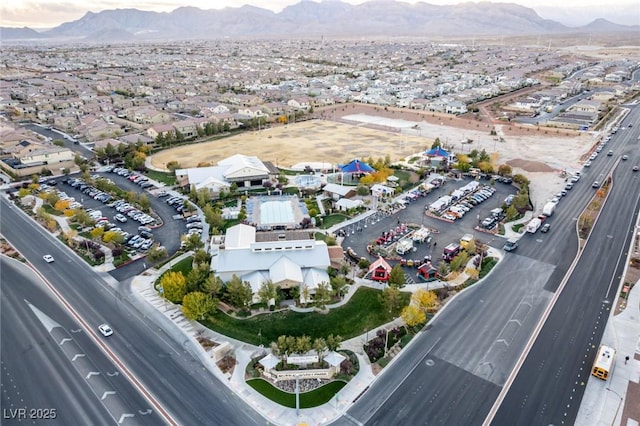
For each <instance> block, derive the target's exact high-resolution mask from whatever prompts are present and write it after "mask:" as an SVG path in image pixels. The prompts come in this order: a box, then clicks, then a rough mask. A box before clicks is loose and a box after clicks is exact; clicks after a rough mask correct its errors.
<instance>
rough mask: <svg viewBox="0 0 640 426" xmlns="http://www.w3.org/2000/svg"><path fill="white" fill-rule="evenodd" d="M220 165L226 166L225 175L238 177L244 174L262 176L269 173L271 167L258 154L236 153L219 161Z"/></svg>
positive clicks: (226, 176)
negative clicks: (250, 155)
mask: <svg viewBox="0 0 640 426" xmlns="http://www.w3.org/2000/svg"><path fill="white" fill-rule="evenodd" d="M218 166H220V167H226V170H225V171H224V177H225V178H227V179H229V178H238V177H243V176H248V177H250V176H261V175H265V174H267V175H268V174H269V169H268V168H267V166H265V165H264V164H263V163H262V161H260V159H259V158H258V157H256V156H253V157H249V156H247V155H242V154H236V155H232V156H231V157H227V158H225V159H224V160H220V161H219V162H218Z"/></svg>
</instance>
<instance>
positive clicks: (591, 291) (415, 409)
mask: <svg viewBox="0 0 640 426" xmlns="http://www.w3.org/2000/svg"><path fill="white" fill-rule="evenodd" d="M636 114H638V111H637V109H636V110H635V111H634V118H633V120H635V121H636V122H637V115H636ZM625 121H628V120H625ZM637 129H638V127H636V126H634V127H633V128H632V129H627V130H624V131H622V133H621V132H620V131H619V132H618V135H616V136H614V138H613V139H612V141H611V142H610V143H609V144H608V149H613V150H614V152H615V155H614V156H612V157H607V156H606V155H605V156H599V157H598V158H597V159H596V160H595V161H594V162H593V165H592V167H591V168H590V169H584V170H583V177H582V179H581V180H580V181H579V182H578V183H577V184H576V185H575V187H574V189H572V190H571V191H569V193H568V195H567V196H565V197H563V199H562V200H561V201H560V204H559V205H558V208H557V209H556V213H554V215H553V216H552V217H551V218H549V219H548V220H549V222H550V223H552V227H551V231H550V232H549V233H547V234H542V233H539V232H538V233H536V234H526V235H524V236H523V238H522V239H521V240H520V246H519V248H518V249H517V250H516V251H515V252H513V253H507V254H506V258H505V261H504V262H501V263H499V264H498V266H497V267H496V268H494V270H493V271H492V272H491V274H490V275H489V276H488V277H487V278H486V279H485V280H484V281H483V283H482V284H480V285H478V286H475V287H472V288H471V289H469V290H467V291H466V292H464V293H462V294H461V295H459V296H458V297H457V298H456V299H454V300H453V301H452V302H451V303H449V304H448V305H447V308H446V309H445V310H443V311H441V312H440V314H439V315H438V316H437V317H436V318H435V319H434V320H432V321H431V322H430V324H429V325H428V326H427V328H426V329H425V330H424V331H423V332H422V333H421V335H419V336H418V337H417V338H416V339H415V341H414V342H412V343H411V345H410V346H409V347H408V348H407V350H406V351H405V352H403V353H402V354H401V355H400V358H398V359H397V360H396V361H394V362H393V363H392V364H391V365H390V366H389V367H387V369H386V371H384V372H383V374H382V376H381V377H380V378H379V379H378V380H376V382H375V383H374V384H373V385H372V387H371V388H370V389H369V390H368V391H367V392H365V393H364V394H363V395H362V396H361V397H360V398H359V399H358V401H357V402H356V403H355V405H354V406H353V407H352V408H351V409H350V410H349V411H348V414H347V416H344V417H343V418H341V419H340V420H338V421H337V422H336V424H354V423H356V424H358V423H363V424H398V422H397V421H394V419H402V422H401V423H403V424H427V423H428V424H447V425H448V424H482V423H483V421H484V420H485V418H486V416H487V414H488V413H489V409H490V408H491V406H492V404H493V403H494V401H495V399H496V397H497V396H498V393H499V392H500V389H501V388H502V386H504V384H505V383H506V381H507V378H508V376H509V374H510V372H511V371H512V370H513V368H514V367H515V366H516V364H517V361H518V359H519V358H520V356H521V353H522V352H523V351H524V349H525V347H526V344H527V341H528V340H529V338H530V336H531V335H532V333H533V330H534V328H535V326H536V324H537V323H538V321H539V320H540V318H541V317H542V315H543V312H544V310H545V309H546V307H547V306H548V303H549V301H550V300H551V298H552V297H553V295H554V292H555V291H556V290H557V289H558V287H559V285H560V283H561V282H562V279H563V277H564V276H565V275H566V273H567V272H568V271H569V270H570V268H571V264H572V262H573V259H574V257H575V255H576V254H577V250H578V242H577V238H576V235H575V225H576V220H577V215H578V212H580V211H581V210H582V209H583V208H584V207H585V206H586V205H587V203H588V201H589V199H590V198H591V197H592V195H593V193H594V191H595V189H593V188H591V183H592V179H594V177H595V176H597V177H598V179H600V181H602V179H601V177H604V176H605V175H606V174H607V173H608V171H609V170H610V169H611V168H612V167H613V166H614V165H615V164H616V162H618V161H619V163H618V168H617V171H616V173H615V174H614V179H615V182H616V183H615V184H614V192H613V193H612V196H611V199H610V200H609V201H608V202H607V205H606V208H605V209H604V210H603V212H602V214H601V219H600V222H599V224H598V226H597V227H596V229H595V230H594V233H593V237H592V238H591V239H590V241H589V245H588V246H587V249H586V250H585V253H584V254H583V257H582V258H581V260H580V264H579V265H578V267H577V268H576V269H575V271H574V273H573V276H572V278H571V280H570V281H569V283H568V284H567V286H566V288H565V292H566V294H567V296H565V294H564V293H563V294H562V302H560V301H559V302H558V306H559V307H558V308H556V309H555V310H554V314H553V315H552V316H551V317H550V318H549V320H548V323H549V326H548V327H549V328H547V327H545V328H546V329H548V330H551V331H546V332H544V333H543V334H541V336H540V337H539V338H538V342H539V343H536V346H535V350H533V351H532V352H531V355H530V356H531V359H532V360H533V361H530V360H529V358H527V361H526V362H525V365H524V367H523V368H522V373H521V374H522V379H520V376H518V380H516V382H515V383H514V387H513V390H512V391H511V392H509V394H507V399H506V400H505V402H504V403H503V405H502V407H504V408H501V409H500V411H499V412H498V417H496V420H495V421H494V424H496V425H503V424H523V425H524V424H528V425H530V424H561V421H562V420H565V423H566V424H571V423H572V422H571V419H575V414H576V413H577V409H578V407H579V402H580V399H581V397H582V391H583V389H584V388H583V387H581V388H579V389H576V390H575V392H574V391H573V390H572V389H573V381H575V377H577V376H576V374H574V373H575V371H574V370H573V369H578V368H580V367H583V368H584V366H583V365H581V362H580V363H578V362H576V360H577V359H580V360H581V361H582V360H584V359H585V348H586V347H587V346H588V345H589V344H591V345H595V348H597V342H599V335H598V333H601V332H602V330H603V329H604V325H605V324H606V314H607V312H606V310H604V311H603V306H604V307H608V306H611V305H610V304H611V298H612V297H614V295H615V289H616V288H617V282H616V281H615V280H613V277H619V275H620V274H621V269H620V268H621V267H622V265H623V263H624V257H623V256H622V257H621V253H623V252H624V250H625V248H626V247H627V244H628V242H629V238H630V235H631V234H630V230H629V228H628V226H629V224H631V223H635V222H634V218H633V215H634V214H635V212H637V209H638V205H637V203H638V202H637V197H638V193H639V188H640V185H638V183H639V182H638V180H639V179H640V176H639V175H638V174H636V173H633V172H631V167H632V165H633V164H637V163H638V161H639V160H640V158H638V157H640V153H639V152H638V150H637V143H638V139H637V137H638V134H636V133H635V132H636V131H637ZM629 130H632V131H629ZM624 132H627V133H624ZM631 151H634V154H633V155H631ZM623 153H626V154H628V155H630V159H629V160H627V161H624V162H622V161H620V160H619V157H620V156H621V155H622V154H623ZM639 173H640V172H639ZM634 208H635V210H634ZM621 218H625V219H624V221H621ZM630 218H631V219H630ZM612 228H615V230H613V229H612ZM603 251H606V253H607V254H606V255H604V254H603ZM589 253H590V254H589ZM596 285H599V287H597V288H592V286H596ZM609 285H611V287H609ZM602 287H604V289H605V290H608V294H607V295H605V294H600V293H602ZM568 288H571V290H570V291H569V290H567V289H568ZM612 289H613V290H612ZM605 297H609V302H608V304H603V300H605ZM563 331H564V333H569V334H570V335H565V334H559V333H561V332H563ZM592 333H595V334H594V335H592ZM559 336H562V337H559ZM594 336H595V337H594ZM592 337H593V338H594V340H595V341H596V343H595V344H594V343H592V341H591V339H592ZM560 347H562V348H560ZM587 355H589V354H587ZM536 356H539V357H542V358H539V357H538V358H536ZM590 356H591V359H590V361H587V364H588V363H589V362H591V361H593V356H594V351H593V350H592V352H591V353H590ZM586 359H587V360H588V357H587V358H586ZM589 367H590V364H589V365H588V366H587V367H586V371H587V373H583V374H588V370H589ZM569 372H571V373H569ZM556 379H557V380H558V381H556ZM560 379H563V380H560ZM564 379H570V380H573V381H572V382H571V383H569V381H567V380H564ZM534 383H535V385H534ZM567 400H568V401H571V402H570V405H571V409H570V410H569V412H568V414H567V416H566V417H565V416H564V411H562V412H560V411H561V408H563V407H565V406H566V405H567V403H568V402H567ZM561 402H564V406H563V405H562V403H561ZM536 415H537V416H538V418H536ZM533 418H536V419H537V420H538V419H539V420H540V421H532V420H531V419H533ZM567 419H568V420H569V421H566V420H567Z"/></svg>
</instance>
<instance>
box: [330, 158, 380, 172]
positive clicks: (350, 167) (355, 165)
mask: <svg viewBox="0 0 640 426" xmlns="http://www.w3.org/2000/svg"><path fill="white" fill-rule="evenodd" d="M338 167H339V168H340V170H342V172H343V173H371V172H373V171H374V169H373V167H371V166H370V165H368V164H367V163H363V162H361V161H360V160H353V161H351V162H350V163H349V164H343V165H339V166H338Z"/></svg>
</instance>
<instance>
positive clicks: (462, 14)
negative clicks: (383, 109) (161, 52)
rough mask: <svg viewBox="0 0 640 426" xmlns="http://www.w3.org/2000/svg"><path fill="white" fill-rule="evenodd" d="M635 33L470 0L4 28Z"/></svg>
mask: <svg viewBox="0 0 640 426" xmlns="http://www.w3.org/2000/svg"><path fill="white" fill-rule="evenodd" d="M584 30H588V31H592V32H597V31H630V30H632V31H638V26H633V27H630V26H620V25H616V24H614V23H612V22H610V21H608V20H606V19H596V20H594V21H593V22H591V23H590V24H588V25H587V26H585V27H576V28H571V27H567V26H565V25H562V24H560V23H558V22H556V21H552V20H549V19H544V18H542V17H540V16H539V15H538V14H537V13H536V11H535V10H533V9H531V8H528V7H525V6H522V5H518V4H514V3H490V2H479V3H474V2H469V3H461V4H457V5H451V6H436V5H432V4H428V3H424V2H417V3H412V4H409V3H406V2H400V1H395V0H371V1H368V2H365V3H361V4H358V5H352V4H349V3H345V2H343V1H340V0H322V1H314V0H302V1H300V2H299V3H297V4H293V5H289V6H287V7H285V8H284V9H283V10H282V11H281V12H279V13H275V12H273V11H270V10H267V9H263V8H259V7H256V6H251V5H244V6H241V7H233V8H232V7H226V8H224V9H221V10H215V9H210V10H202V9H199V8H197V7H192V6H183V7H180V8H177V9H175V10H174V11H173V12H161V13H160V12H149V11H141V10H138V9H133V8H124V9H112V10H104V11H101V12H87V13H86V14H85V15H84V16H83V17H82V18H80V19H78V20H75V21H72V22H66V23H64V24H62V25H59V26H58V27H56V28H53V29H51V30H49V31H45V32H42V33H37V32H35V31H33V30H31V29H29V28H22V29H16V28H13V29H11V28H3V29H2V30H1V36H2V39H3V40H9V39H25V38H36V37H37V38H46V39H50V40H68V39H73V40H76V41H77V40H82V41H86V42H105V41H116V42H117V41H123V40H126V41H129V42H131V41H145V40H158V41H160V40H187V39H212V38H223V37H242V38H247V37H251V38H263V37H309V36H315V35H318V34H323V35H331V36H333V37H354V36H357V37H367V36H386V37H389V36H409V37H410V36H420V37H424V36H428V35H434V36H436V35H437V36H482V35H523V34H549V33H566V32H570V31H584Z"/></svg>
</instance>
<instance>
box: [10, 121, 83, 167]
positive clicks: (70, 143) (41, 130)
mask: <svg viewBox="0 0 640 426" xmlns="http://www.w3.org/2000/svg"><path fill="white" fill-rule="evenodd" d="M21 125H22V126H23V127H24V128H26V129H29V130H31V131H32V132H35V133H38V134H40V135H42V136H44V137H47V138H50V139H51V140H52V141H53V140H61V141H63V142H64V146H65V148H69V149H70V150H71V151H73V152H77V153H78V154H80V155H82V156H83V157H85V158H93V151H91V150H90V149H89V148H86V147H85V146H83V145H82V144H80V143H74V142H75V140H74V139H73V138H71V137H70V136H69V135H67V134H65V133H62V132H60V131H58V130H54V129H51V130H49V129H48V128H47V127H45V126H41V125H38V124H35V123H21Z"/></svg>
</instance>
